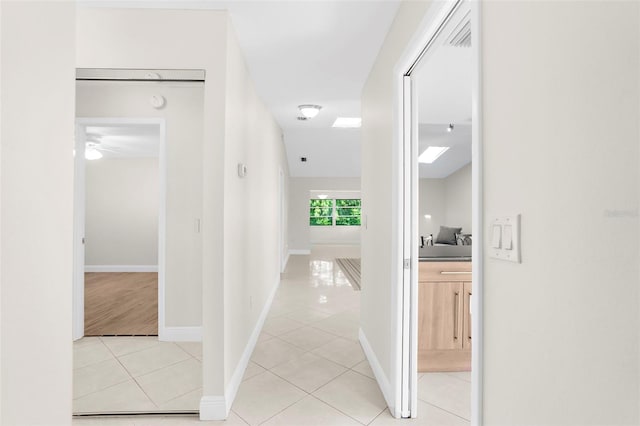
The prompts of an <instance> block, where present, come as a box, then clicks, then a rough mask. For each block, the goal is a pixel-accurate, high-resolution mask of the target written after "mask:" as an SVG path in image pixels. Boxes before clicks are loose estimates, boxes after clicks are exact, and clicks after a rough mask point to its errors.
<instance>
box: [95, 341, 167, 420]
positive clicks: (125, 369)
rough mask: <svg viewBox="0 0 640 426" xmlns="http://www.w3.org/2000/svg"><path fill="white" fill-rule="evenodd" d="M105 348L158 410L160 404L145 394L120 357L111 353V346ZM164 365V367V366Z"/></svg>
mask: <svg viewBox="0 0 640 426" xmlns="http://www.w3.org/2000/svg"><path fill="white" fill-rule="evenodd" d="M158 342H159V341H158ZM105 346H107V345H106V344H105ZM107 349H108V350H109V352H111V354H112V355H113V356H114V357H115V358H116V360H117V361H118V363H120V365H121V366H122V368H124V371H126V372H127V374H128V375H129V377H131V379H132V380H133V381H134V383H135V384H136V386H137V387H138V389H140V390H141V391H142V393H143V394H144V396H146V397H147V399H148V400H149V401H150V402H151V403H152V404H153V405H155V406H156V408H157V409H158V410H160V406H159V405H158V404H157V403H156V402H155V401H154V400H153V398H151V396H149V394H147V391H145V390H144V388H143V387H142V385H141V384H140V383H139V382H138V380H137V379H136V378H135V377H134V376H133V374H132V373H131V372H130V371H129V369H128V368H127V367H126V366H125V365H124V364H123V363H122V361H120V357H118V356H116V354H114V353H113V351H112V350H111V348H109V347H108V346H107ZM147 349H150V348H147ZM138 352H142V351H138ZM123 356H124V355H123ZM176 364H177V363H176ZM171 365H174V364H171ZM169 366H170V365H167V366H166V367H169ZM166 367H164V368H166ZM159 370H161V368H160V369H158V370H155V371H159ZM140 377H142V375H141V376H140Z"/></svg>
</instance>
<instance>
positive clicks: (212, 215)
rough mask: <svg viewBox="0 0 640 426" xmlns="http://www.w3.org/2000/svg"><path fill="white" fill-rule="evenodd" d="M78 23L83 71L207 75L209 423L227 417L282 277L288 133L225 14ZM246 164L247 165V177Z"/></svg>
mask: <svg viewBox="0 0 640 426" xmlns="http://www.w3.org/2000/svg"><path fill="white" fill-rule="evenodd" d="M78 16H79V32H78V38H77V39H78V46H79V47H78V51H79V55H78V58H79V60H78V65H79V66H81V67H87V68H100V67H111V68H143V69H144V68H160V69H162V68H168V69H171V68H175V69H204V70H205V72H206V82H205V94H204V104H205V112H204V143H203V145H202V151H201V154H200V161H201V164H202V186H201V190H195V191H194V194H196V196H197V195H198V194H199V196H200V198H201V200H202V259H203V262H202V268H201V271H202V286H203V287H202V306H203V311H202V318H203V395H204V396H203V398H202V401H201V418H206V419H213V418H224V417H225V416H226V413H227V410H228V409H229V408H230V405H231V402H232V400H233V397H234V396H235V390H234V387H235V386H236V384H238V385H239V383H240V380H241V378H242V373H243V368H244V365H246V364H245V362H248V354H250V352H251V349H252V343H255V340H253V338H254V337H255V338H257V332H258V331H259V328H260V326H261V322H260V321H261V320H262V318H263V317H262V316H261V314H262V312H263V311H264V309H265V308H266V307H267V304H268V302H269V301H270V300H269V296H270V295H271V294H272V293H273V291H274V290H275V288H276V287H275V286H276V285H277V283H278V281H277V280H278V278H279V262H280V256H279V254H278V241H279V236H280V229H279V227H280V218H279V208H280V206H279V173H280V170H283V173H284V178H285V182H286V181H287V180H288V176H289V172H288V168H287V164H286V158H285V155H284V147H283V144H282V139H281V138H282V134H281V131H280V129H279V128H278V127H277V125H276V124H275V122H274V121H273V118H272V117H271V115H270V114H269V113H268V111H267V110H266V108H265V107H264V105H263V104H262V103H261V102H260V100H259V99H258V98H257V95H256V94H255V91H254V89H253V86H252V84H251V80H250V77H249V74H248V72H247V70H246V69H245V66H244V62H243V59H242V55H241V52H240V50H239V48H238V45H237V42H236V41H235V37H234V36H233V32H232V31H231V29H230V22H229V17H228V15H227V13H226V12H218V11H210V10H159V9H99V8H96V9H92V8H79V9H78ZM159 29H160V30H159ZM238 163H244V164H246V165H247V167H248V174H247V177H246V178H244V179H239V178H238V175H237V164H238ZM169 181H171V176H169ZM285 192H286V187H285ZM286 197H287V194H286V193H285V198H286ZM253 206H258V207H259V208H253ZM285 206H286V199H285ZM189 229H192V223H191V222H190V223H189ZM283 232H286V231H284V230H283ZM247 265H250V268H247ZM245 355H247V357H246V360H245V357H244V356H245ZM241 357H242V358H241Z"/></svg>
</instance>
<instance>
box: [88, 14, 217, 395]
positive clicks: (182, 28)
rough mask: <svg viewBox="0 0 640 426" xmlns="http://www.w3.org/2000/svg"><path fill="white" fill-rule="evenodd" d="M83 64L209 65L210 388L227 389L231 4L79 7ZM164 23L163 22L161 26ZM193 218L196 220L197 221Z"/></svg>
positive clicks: (206, 382)
mask: <svg viewBox="0 0 640 426" xmlns="http://www.w3.org/2000/svg"><path fill="white" fill-rule="evenodd" d="M77 14H78V31H77V37H76V40H77V51H78V54H77V66H78V67H82V68H140V69H145V68H146V69H148V68H159V69H204V70H205V72H206V82H205V88H204V91H205V93H204V104H205V110H204V114H205V115H204V129H203V145H202V151H201V154H200V155H201V161H202V163H201V164H202V186H201V192H200V191H199V190H196V191H194V196H197V193H198V192H200V193H201V199H202V237H201V238H202V259H207V261H206V262H202V268H201V271H202V296H201V306H207V309H206V310H204V309H203V311H202V326H203V345H202V346H203V365H202V368H203V394H204V395H212V396H213V395H216V396H219V395H223V394H224V347H223V345H220V342H222V341H224V331H223V330H224V291H223V289H224V286H223V276H224V268H223V237H224V232H223V229H224V227H223V225H224V211H223V202H221V200H223V199H224V174H223V171H224V143H221V141H224V138H225V125H224V115H225V96H224V95H225V89H224V87H225V79H226V77H225V75H226V61H225V60H224V59H223V58H225V57H226V31H227V23H228V16H227V14H226V13H225V12H218V11H209V10H207V11H205V10H159V9H103V8H87V7H79V8H78V9H77ZM159 29H161V30H159ZM191 225H192V224H190V225H189V228H190V229H193V228H192V226H191Z"/></svg>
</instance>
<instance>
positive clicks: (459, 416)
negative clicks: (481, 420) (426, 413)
mask: <svg viewBox="0 0 640 426" xmlns="http://www.w3.org/2000/svg"><path fill="white" fill-rule="evenodd" d="M418 399H419V400H420V401H422V402H424V403H425V404H428V405H430V406H432V407H436V408H438V409H440V410H442V411H446V412H447V413H449V414H451V415H453V416H456V417H458V418H460V419H462V420H464V421H466V422H470V421H471V419H467V418H464V417H462V416H461V415H460V414H456V413H454V412H453V411H449V410H447V409H446V408H443V407H440V406H439V405H436V404H434V403H432V402H429V401H425V400H424V399H422V398H420V397H418Z"/></svg>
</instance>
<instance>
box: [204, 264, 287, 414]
mask: <svg viewBox="0 0 640 426" xmlns="http://www.w3.org/2000/svg"><path fill="white" fill-rule="evenodd" d="M279 286H280V274H278V277H277V278H276V280H275V285H274V286H273V289H272V290H271V293H270V294H269V297H267V301H266V302H265V304H264V306H263V308H262V312H261V313H260V316H259V317H258V321H257V322H256V326H255V327H254V329H253V332H252V333H251V336H250V337H249V341H247V345H246V346H245V348H244V352H242V356H241V357H240V360H239V361H238V364H237V365H236V369H235V371H234V372H233V375H232V376H231V379H230V380H229V383H228V384H227V387H226V390H225V392H224V396H203V397H202V398H201V399H200V420H226V418H227V417H228V416H229V411H231V406H232V405H233V401H234V400H235V399H236V395H237V393H238V389H239V388H240V383H242V378H243V377H244V372H245V370H246V369H247V365H248V364H249V360H250V359H251V354H253V349H254V348H255V347H256V343H257V342H258V337H260V332H261V331H262V326H263V325H264V321H265V320H266V319H267V315H269V310H270V309H271V303H273V298H274V297H275V295H276V292H277V291H278V287H279Z"/></svg>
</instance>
